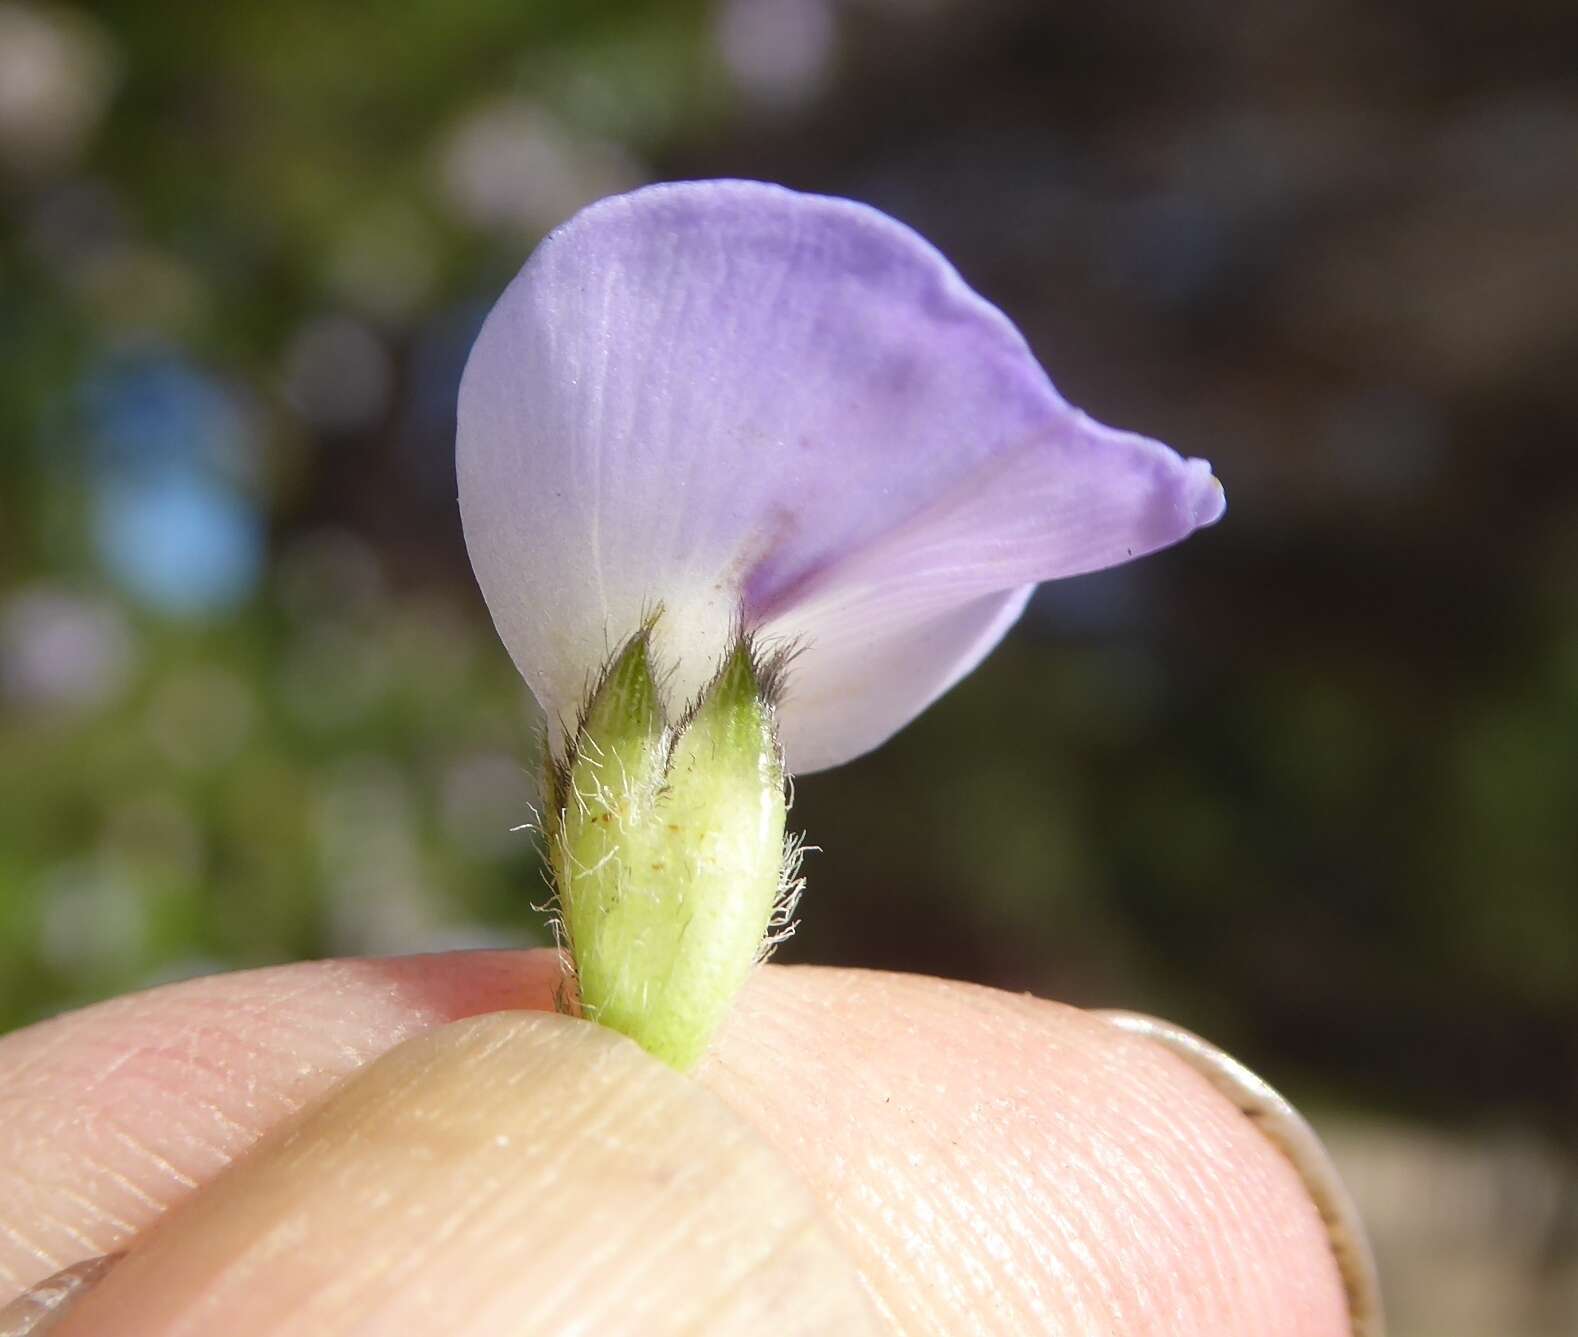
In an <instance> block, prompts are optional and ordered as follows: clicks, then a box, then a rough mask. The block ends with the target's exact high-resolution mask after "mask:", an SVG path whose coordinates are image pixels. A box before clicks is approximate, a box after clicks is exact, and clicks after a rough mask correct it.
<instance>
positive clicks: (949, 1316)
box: [702, 967, 1349, 1337]
mask: <svg viewBox="0 0 1578 1337" xmlns="http://www.w3.org/2000/svg"><path fill="white" fill-rule="evenodd" d="M702 1076H703V1078H704V1080H707V1081H709V1082H710V1083H711V1084H713V1085H714V1086H715V1088H716V1089H717V1090H718V1091H719V1092H720V1093H721V1094H723V1096H724V1098H725V1099H726V1100H728V1101H730V1103H731V1104H734V1105H735V1106H736V1107H737V1108H739V1109H741V1110H742V1111H743V1112H745V1113H747V1114H748V1115H750V1117H752V1118H753V1120H755V1121H756V1122H757V1124H758V1126H760V1127H762V1128H763V1130H764V1132H765V1133H766V1134H767V1136H768V1137H769V1138H770V1139H771V1140H773V1141H774V1142H775V1144H776V1145H777V1146H778V1147H779V1149H780V1150H781V1151H782V1152H783V1154H784V1155H785V1156H786V1157H787V1158H788V1159H789V1160H790V1161H791V1162H792V1163H794V1164H795V1165H796V1166H797V1167H798V1168H799V1170H800V1172H801V1174H802V1175H803V1176H804V1177H805V1178H806V1180H807V1181H808V1182H809V1183H811V1184H812V1185H813V1187H814V1188H815V1189H816V1191H817V1192H818V1193H819V1194H820V1195H822V1196H823V1197H824V1198H825V1199H826V1200H827V1201H828V1202H829V1204H830V1206H831V1208H832V1213H833V1218H834V1220H835V1221H836V1222H837V1223H838V1225H839V1227H840V1230H841V1232H842V1234H843V1236H844V1240H845V1244H846V1247H848V1248H849V1250H850V1252H851V1256H852V1257H853V1258H855V1259H856V1261H857V1262H858V1264H859V1265H860V1266H861V1268H862V1269H863V1271H864V1272H865V1273H866V1277H867V1284H868V1287H869V1288H870V1289H871V1290H872V1292H873V1294H874V1295H876V1296H877V1298H878V1302H879V1304H880V1305H881V1306H882V1307H883V1309H884V1312H885V1314H886V1315H887V1317H888V1318H889V1319H890V1321H892V1322H893V1323H894V1324H895V1326H897V1327H898V1328H899V1330H901V1331H911V1330H914V1331H921V1332H930V1331H956V1332H972V1331H973V1332H988V1331H989V1332H1038V1331H1075V1332H1086V1331H1110V1332H1114V1333H1122V1334H1124V1337H1139V1335H1141V1334H1157V1335H1160V1334H1167V1337H1180V1335H1187V1334H1201V1337H1204V1335H1205V1334H1211V1337H1227V1335H1229V1334H1238V1333H1242V1334H1246V1335H1247V1334H1263V1333H1266V1332H1277V1333H1279V1334H1286V1335H1287V1337H1335V1334H1339V1333H1341V1334H1346V1333H1348V1331H1349V1324H1348V1317H1347V1311H1346V1306H1345V1302H1344V1296H1343V1290H1342V1284H1341V1279H1340V1277H1339V1276H1338V1273H1337V1269H1336V1267H1335V1265H1334V1262H1333V1259H1332V1255H1331V1252H1330V1249H1329V1248H1328V1247H1327V1240H1326V1235H1325V1231H1324V1228H1323V1226H1322V1223H1321V1220H1320V1216H1319V1213H1318V1212H1317V1211H1316V1209H1315V1206H1314V1204H1313V1203H1312V1202H1311V1200H1310V1198H1309V1197H1308V1195H1307V1193H1306V1192H1305V1191H1304V1188H1303V1184H1302V1182H1301V1181H1300V1179H1299V1177H1298V1175H1297V1174H1296V1173H1295V1172H1294V1171H1293V1169H1292V1167H1291V1166H1290V1165H1289V1163H1288V1162H1287V1161H1286V1159H1285V1158H1283V1157H1282V1156H1281V1155H1280V1154H1279V1153H1278V1152H1277V1150H1276V1149H1275V1148H1274V1147H1272V1146H1271V1145H1270V1144H1269V1143H1268V1142H1267V1141H1266V1139H1265V1138H1264V1137H1263V1136H1262V1135H1261V1134H1260V1133H1259V1132H1257V1131H1256V1129H1255V1128H1254V1127H1253V1126H1252V1125H1251V1124H1250V1123H1249V1121H1248V1120H1246V1119H1245V1118H1244V1117H1243V1115H1242V1114H1241V1113H1240V1112H1239V1110H1238V1109H1236V1108H1235V1107H1234V1106H1233V1105H1232V1104H1231V1103H1230V1102H1228V1101H1227V1100H1226V1099H1224V1098H1223V1097H1222V1096H1221V1095H1220V1094H1219V1093H1218V1092H1217V1091H1216V1090H1214V1089H1213V1088H1212V1087H1211V1086H1210V1085H1209V1084H1208V1083H1207V1082H1205V1081H1204V1080H1203V1079H1202V1078H1201V1077H1200V1076H1199V1075H1198V1074H1197V1073H1195V1072H1194V1071H1192V1070H1190V1069H1189V1068H1188V1067H1186V1066H1185V1065H1184V1064H1182V1063H1180V1062H1179V1061H1178V1060H1177V1059H1175V1058H1174V1057H1173V1056H1171V1055H1170V1054H1168V1053H1166V1052H1165V1051H1163V1050H1161V1049H1159V1048H1158V1047H1157V1046H1155V1045H1154V1044H1151V1043H1149V1042H1147V1041H1146V1040H1144V1039H1142V1038H1139V1037H1134V1036H1130V1035H1125V1034H1123V1033H1122V1032H1121V1031H1119V1030H1117V1029H1116V1028H1114V1027H1112V1026H1111V1025H1109V1024H1107V1023H1106V1022H1104V1021H1102V1020H1100V1019H1099V1018H1097V1017H1094V1016H1091V1015H1089V1014H1085V1013H1081V1012H1078V1011H1076V1010H1074V1009H1071V1008H1067V1007H1063V1006H1060V1005H1058V1004H1053V1003H1047V1002H1043V1001H1040V1000H1037V999H1033V998H1028V997H1024V996H1018V995H1009V994H1004V993H1000V992H996V991H993V990H989V989H982V988H976V987H973V986H967V985H959V984H952V983H947V982H943V981H937V980H926V979H921V978H917V977H907V976H894V975H881V974H874V973H867V972H852V971H829V970H819V969H812V968H803V967H802V968H791V969H778V970H775V969H772V968H769V969H768V970H766V971H764V972H759V974H758V976H757V978H756V980H754V981H753V984H752V987H751V988H750V989H749V990H748V992H747V995H746V997H745V999H744V1001H743V1002H742V1005H741V1008H740V1012H739V1015H738V1017H737V1019H736V1022H735V1024H734V1025H733V1026H732V1027H731V1028H730V1030H729V1031H728V1032H727V1033H726V1034H725V1036H724V1037H723V1041H722V1043H721V1045H720V1046H719V1048H718V1051H717V1052H716V1054H715V1056H714V1057H713V1058H712V1059H711V1060H709V1062H708V1064H707V1065H706V1066H705V1067H704V1068H703V1069H702ZM983 1315H984V1316H989V1318H986V1319H983V1317H982V1316H983ZM993 1325H995V1326H993Z"/></svg>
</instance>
